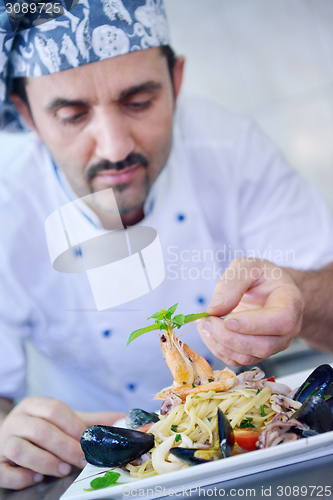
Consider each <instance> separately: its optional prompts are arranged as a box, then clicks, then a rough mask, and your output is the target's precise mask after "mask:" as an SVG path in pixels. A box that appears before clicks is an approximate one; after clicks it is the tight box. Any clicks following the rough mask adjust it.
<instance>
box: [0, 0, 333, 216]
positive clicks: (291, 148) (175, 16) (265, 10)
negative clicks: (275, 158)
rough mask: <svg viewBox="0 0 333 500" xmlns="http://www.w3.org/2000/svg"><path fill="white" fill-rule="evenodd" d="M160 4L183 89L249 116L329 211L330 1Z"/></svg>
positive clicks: (332, 174)
mask: <svg viewBox="0 0 333 500" xmlns="http://www.w3.org/2000/svg"><path fill="white" fill-rule="evenodd" d="M165 3H166V9H167V13H168V17H169V24H170V28H171V34H172V40H173V46H174V48H175V49H176V51H177V52H178V53H182V54H185V55H186V56H187V59H188V61H187V68H186V78H185V88H186V89H187V90H189V91H191V92H195V93H197V94H201V95H203V96H207V97H209V98H210V99H213V100H215V101H217V102H219V103H221V104H223V105H225V106H227V107H229V108H232V109H235V110H237V111H238V112H241V113H244V114H246V115H249V116H252V117H254V118H255V119H256V120H257V121H258V122H259V124H260V125H261V126H262V128H263V129H264V130H265V131H266V132H267V133H268V134H269V135H270V136H271V137H272V138H273V139H274V140H275V141H276V142H277V143H278V144H279V146H280V147H281V148H282V150H283V151H284V153H285V154H286V156H287V158H288V159H289V160H290V162H291V163H292V164H293V165H294V166H295V167H297V168H298V169H299V170H301V171H302V172H303V173H304V174H305V175H307V176H308V177H310V178H311V179H313V181H314V182H316V183H317V185H318V186H319V188H320V189H321V191H322V192H323V194H324V196H325V198H326V200H327V201H328V203H329V204H330V206H331V207H332V208H333V0H165ZM11 143H12V141H11V139H10V137H9V138H8V137H7V134H3V133H2V134H1V133H0V155H1V151H2V150H3V148H6V147H10V146H11ZM0 164H1V162H0Z"/></svg>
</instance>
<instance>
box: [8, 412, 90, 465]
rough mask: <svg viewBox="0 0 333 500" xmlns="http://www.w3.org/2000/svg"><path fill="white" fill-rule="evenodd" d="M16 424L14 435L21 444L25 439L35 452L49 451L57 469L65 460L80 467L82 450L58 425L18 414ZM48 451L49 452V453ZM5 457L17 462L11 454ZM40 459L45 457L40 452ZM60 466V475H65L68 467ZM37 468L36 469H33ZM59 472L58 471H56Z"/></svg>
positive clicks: (66, 463)
mask: <svg viewBox="0 0 333 500" xmlns="http://www.w3.org/2000/svg"><path fill="white" fill-rule="evenodd" d="M16 424H17V432H16V436H17V437H18V438H21V439H22V440H23V442H22V445H24V442H25V441H28V442H29V443H32V445H33V444H34V445H37V446H35V447H34V448H35V453H39V451H40V450H41V449H44V450H45V451H48V452H50V453H51V454H53V455H54V456H55V457H56V461H55V462H54V463H55V464H56V469H57V470H58V469H59V466H60V464H61V463H62V462H65V465H69V464H71V465H75V466H76V467H79V468H82V459H83V452H82V449H81V446H80V443H79V441H77V440H76V439H74V438H72V437H71V436H68V435H67V434H65V433H64V432H62V431H61V430H60V429H59V428H58V427H56V426H55V425H53V424H50V423H49V422H46V421H44V420H43V419H36V418H34V417H30V416H19V417H18V418H17V419H16ZM50 453H49V454H50ZM6 456H7V458H9V459H10V460H12V461H13V462H15V463H17V464H18V462H17V461H16V460H14V459H13V458H12V457H11V456H9V455H6ZM39 458H40V460H44V459H45V457H43V456H42V454H41V453H40V454H39ZM18 465H23V466H26V463H21V462H20V463H19V464H18ZM51 465H52V467H51V469H52V470H51V469H50V470H51V472H50V473H51V474H52V475H53V471H54V468H55V467H54V466H53V462H52V464H51ZM65 465H63V466H62V469H61V472H60V475H65V474H66V471H68V472H67V474H69V472H70V467H69V466H68V467H65ZM34 470H37V469H34ZM38 472H41V473H42V474H46V472H45V470H44V471H42V470H38ZM58 472H59V471H58Z"/></svg>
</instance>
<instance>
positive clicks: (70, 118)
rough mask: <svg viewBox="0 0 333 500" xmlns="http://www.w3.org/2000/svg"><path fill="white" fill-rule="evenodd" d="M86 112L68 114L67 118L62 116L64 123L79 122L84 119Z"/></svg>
mask: <svg viewBox="0 0 333 500" xmlns="http://www.w3.org/2000/svg"><path fill="white" fill-rule="evenodd" d="M83 117H84V113H78V114H77V115H73V116H68V117H66V118H60V119H61V121H62V123H77V122H79V121H80V120H81V119H83Z"/></svg>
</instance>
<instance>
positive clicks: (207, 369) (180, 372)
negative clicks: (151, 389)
mask: <svg viewBox="0 0 333 500" xmlns="http://www.w3.org/2000/svg"><path fill="white" fill-rule="evenodd" d="M160 342H161V348H162V354H163V357H164V359H165V362H166V364H167V365H168V367H169V369H170V371H171V373H172V376H173V378H174V381H173V385H172V386H170V387H166V388H165V389H163V390H162V391H161V392H159V393H158V394H157V395H156V398H157V399H166V398H167V397H168V396H170V394H176V395H177V396H179V397H180V398H181V399H182V400H184V399H185V398H186V396H188V395H189V394H198V393H199V392H208V391H226V390H228V389H230V388H231V387H232V386H233V385H234V384H235V382H236V374H235V372H234V371H232V370H230V369H229V368H224V369H223V370H213V369H212V367H211V366H210V364H209V363H208V361H207V360H206V359H205V358H204V357H203V356H200V355H199V354H198V353H197V352H195V351H194V350H193V349H192V348H191V347H189V346H188V345H187V344H185V343H184V342H182V341H181V340H179V339H178V338H177V337H176V336H175V332H174V330H173V329H172V328H171V327H168V330H167V331H165V330H164V331H163V333H162V334H160Z"/></svg>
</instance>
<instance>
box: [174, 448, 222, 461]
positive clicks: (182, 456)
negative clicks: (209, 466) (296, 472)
mask: <svg viewBox="0 0 333 500" xmlns="http://www.w3.org/2000/svg"><path fill="white" fill-rule="evenodd" d="M170 453H172V454H173V455H175V457H177V458H179V460H181V461H182V462H184V463H185V464H187V465H198V464H204V463H206V462H212V461H213V460H220V459H221V458H223V455H222V452H221V450H196V449H189V448H179V447H175V448H171V450H170Z"/></svg>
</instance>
